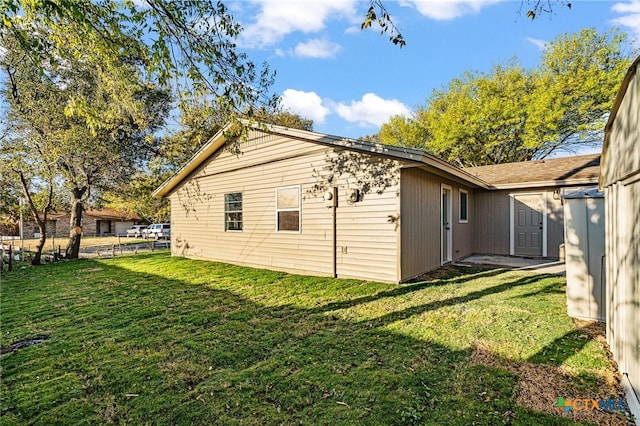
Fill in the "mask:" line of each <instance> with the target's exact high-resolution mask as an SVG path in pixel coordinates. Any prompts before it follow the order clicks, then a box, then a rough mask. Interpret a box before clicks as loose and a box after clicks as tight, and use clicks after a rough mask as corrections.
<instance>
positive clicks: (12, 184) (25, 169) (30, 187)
mask: <svg viewBox="0 0 640 426" xmlns="http://www.w3.org/2000/svg"><path fill="white" fill-rule="evenodd" d="M11 118H12V117H9V119H10V120H11ZM11 125H13V123H11ZM12 134H14V135H16V136H17V137H15V138H12V137H3V138H2V139H1V142H2V143H1V144H0V175H1V176H2V178H1V179H2V181H3V182H2V183H3V187H2V204H3V206H2V207H3V209H2V211H3V213H5V214H6V213H11V212H12V210H13V214H14V215H19V210H17V209H19V208H20V206H19V204H20V203H19V201H18V198H19V197H20V196H23V197H24V199H25V200H26V204H27V206H28V208H29V211H30V212H31V216H32V217H33V220H34V222H35V223H36V225H37V226H38V232H39V233H40V238H39V239H38V243H37V245H36V252H35V255H34V256H33V258H32V260H31V264H32V265H40V264H41V259H42V250H43V248H44V244H45V242H46V240H47V215H48V214H49V212H50V211H51V209H52V207H53V194H54V173H53V167H52V166H51V164H49V163H47V162H44V161H42V158H41V157H40V156H38V155H37V154H36V151H34V150H31V149H29V147H30V146H33V144H34V143H38V146H43V143H42V142H43V141H42V140H37V139H38V138H39V137H40V135H38V134H37V133H33V132H31V131H30V129H28V128H21V127H19V125H18V128H14V129H12ZM5 206H6V207H7V208H8V209H7V210H5Z"/></svg>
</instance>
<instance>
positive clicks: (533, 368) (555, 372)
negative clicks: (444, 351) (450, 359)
mask: <svg viewBox="0 0 640 426" xmlns="http://www.w3.org/2000/svg"><path fill="white" fill-rule="evenodd" d="M575 323H576V327H578V328H579V329H580V330H582V331H583V332H584V333H585V334H586V336H585V338H590V339H593V340H598V341H600V342H602V343H605V345H604V347H607V346H606V339H605V329H604V325H603V324H599V323H596V322H587V321H579V320H575ZM608 355H609V360H610V362H611V367H610V368H609V371H607V372H606V374H604V375H601V376H599V377H598V378H597V384H598V388H599V389H600V394H599V395H593V394H589V395H584V394H581V392H580V390H577V389H576V386H575V383H576V378H575V377H573V376H571V375H570V374H568V373H567V372H566V371H565V370H563V368H562V367H556V366H553V365H549V364H537V363H532V362H513V361H510V360H506V359H504V358H500V357H497V356H495V355H494V354H493V353H492V352H491V350H489V349H488V348H487V347H485V346H484V345H482V344H478V345H476V347H475V349H474V351H473V353H472V354H471V357H470V359H469V360H470V361H471V362H472V363H474V364H479V365H486V366H489V367H497V368H503V369H505V370H508V371H510V372H512V373H514V374H516V375H517V376H518V378H519V382H518V387H517V391H516V403H517V404H518V405H520V406H522V407H526V408H530V409H533V410H537V411H542V412H545V413H548V414H552V415H557V416H562V417H567V418H570V419H572V420H576V421H582V422H585V421H586V422H590V423H595V424H598V425H621V426H627V425H633V424H634V423H633V422H632V421H631V420H630V418H631V417H630V413H628V412H621V411H617V412H611V411H603V410H594V409H589V410H571V411H569V412H568V413H566V414H563V412H562V408H560V407H554V406H553V405H554V404H552V403H550V401H558V397H564V398H565V399H567V400H568V399H589V400H592V399H600V398H605V399H609V398H614V399H617V398H623V397H624V391H623V390H622V388H621V386H620V375H619V374H618V373H617V368H616V366H615V363H614V362H613V361H612V360H611V359H612V357H611V354H610V353H609V354H608Z"/></svg>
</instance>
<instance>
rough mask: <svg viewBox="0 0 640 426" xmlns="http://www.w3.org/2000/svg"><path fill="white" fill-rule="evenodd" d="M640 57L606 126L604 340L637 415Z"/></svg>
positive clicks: (602, 182)
mask: <svg viewBox="0 0 640 426" xmlns="http://www.w3.org/2000/svg"><path fill="white" fill-rule="evenodd" d="M639 67H640V57H638V58H637V59H636V60H635V61H634V62H633V64H632V65H631V67H630V68H629V70H628V71H627V74H626V75H625V77H624V79H623V80H622V84H621V87H620V90H619V91H618V94H617V96H616V98H615V100H614V103H613V107H612V110H611V114H610V115H609V120H608V122H607V125H606V126H605V134H604V145H603V148H602V174H601V176H600V189H602V190H604V193H605V217H606V219H605V245H606V247H605V256H606V267H605V269H606V285H607V289H606V297H607V306H606V312H607V314H606V316H607V341H608V343H609V346H610V348H611V352H612V353H613V357H614V359H615V360H616V362H617V363H618V368H619V370H620V372H621V373H622V374H623V377H624V380H623V384H626V385H627V400H628V401H629V402H630V404H634V403H635V408H636V416H637V415H638V414H640V401H639V399H640V77H639V76H638V72H637V71H638V68H639Z"/></svg>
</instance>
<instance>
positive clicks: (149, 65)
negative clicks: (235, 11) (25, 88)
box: [0, 0, 277, 126]
mask: <svg viewBox="0 0 640 426" xmlns="http://www.w3.org/2000/svg"><path fill="white" fill-rule="evenodd" d="M0 11H1V12H2V21H1V22H0V31H1V32H2V33H4V34H8V33H10V34H12V35H13V36H14V37H15V38H16V39H17V40H18V41H19V44H20V47H21V49H22V50H23V51H24V52H26V53H28V55H29V59H30V60H31V61H32V62H34V64H35V65H36V66H38V67H40V68H41V69H44V68H56V67H57V66H61V65H62V66H64V65H65V64H64V62H61V61H60V58H65V57H67V56H68V52H69V51H70V50H72V51H73V50H74V49H76V48H77V47H80V50H81V51H82V52H83V57H84V59H83V60H84V61H85V62H86V63H87V64H93V65H94V66H96V67H98V68H99V69H100V72H101V74H102V78H103V79H104V80H105V81H110V82H111V84H112V89H111V88H109V87H107V90H109V91H111V92H113V93H111V94H112V95H116V94H120V95H121V94H122V91H121V90H120V89H121V87H120V85H119V81H120V78H121V75H120V71H121V69H120V68H119V66H118V64H117V63H115V62H114V61H113V60H112V59H113V58H121V57H129V58H140V59H141V62H140V64H141V65H142V67H143V68H144V74H145V76H146V78H147V79H148V80H149V81H150V82H153V83H154V84H155V85H159V86H166V85H169V84H171V85H172V86H173V88H174V95H175V96H176V97H177V98H179V99H188V98H190V97H191V96H192V95H194V94H195V95H197V96H200V95H203V96H209V97H210V98H212V99H214V100H215V102H216V103H217V107H218V109H220V110H224V111H226V112H227V113H228V114H229V115H230V116H233V113H240V112H241V111H244V110H245V109H247V108H252V107H254V106H255V105H256V104H260V103H265V102H266V103H269V102H275V101H277V98H276V97H274V96H270V95H269V93H268V88H269V86H270V84H271V83H272V80H273V74H272V73H271V72H270V71H269V69H268V67H267V66H266V65H265V66H263V67H262V68H258V67H256V65H255V64H253V63H252V62H251V61H249V60H248V59H247V56H246V55H245V54H244V53H241V52H238V51H237V49H236V44H235V39H236V38H237V36H238V34H239V33H240V31H241V27H240V25H239V24H238V23H237V22H235V21H234V19H233V16H232V15H231V14H230V13H229V11H228V10H227V8H226V6H225V5H224V4H223V3H222V2H217V3H215V2H211V1H204V0H192V1H182V2H166V1H163V0H142V1H132V0H125V1H123V2H121V1H113V0H96V1H91V0H59V1H55V2H51V1H43V0H36V1H30V2H22V1H19V0H5V1H3V3H2V8H0ZM34 27H36V28H42V29H43V31H46V32H48V33H49V34H47V35H46V36H45V37H34V36H33V35H34V34H33V33H34V32H33V28H34ZM80 101H81V100H80ZM79 106H82V108H78V109H77V110H76V113H77V114H81V113H82V114H83V115H84V116H85V117H86V118H91V115H92V114H93V115H95V114H96V112H97V111H98V110H97V108H95V107H93V106H92V105H91V104H90V103H88V102H79ZM89 122H90V124H91V125H92V126H96V125H99V124H100V122H95V121H92V120H89Z"/></svg>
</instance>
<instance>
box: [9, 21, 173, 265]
mask: <svg viewBox="0 0 640 426" xmlns="http://www.w3.org/2000/svg"><path fill="white" fill-rule="evenodd" d="M40 30H41V31H40V32H41V33H46V34H48V35H52V34H54V35H55V32H54V31H52V30H50V29H47V28H41V29H40ZM35 33H36V34H38V31H35ZM60 37H63V35H60ZM2 41H3V46H4V47H5V49H6V53H5V56H4V58H3V59H2V65H3V70H4V71H5V73H6V75H7V76H8V78H7V87H6V88H5V91H4V92H3V95H4V99H5V101H6V102H7V104H8V106H9V107H10V111H11V116H12V118H13V119H14V120H15V122H16V123H17V124H18V126H19V128H21V129H23V131H22V133H23V134H26V135H30V137H29V141H30V143H28V144H22V145H20V147H21V148H22V149H21V151H20V153H21V155H23V156H27V157H30V158H33V159H34V160H33V161H34V162H36V163H39V164H46V165H47V167H48V168H49V170H48V173H47V176H48V178H49V179H55V178H58V177H59V178H62V179H63V181H64V184H65V187H66V188H67V190H68V191H69V194H70V205H71V230H72V232H71V235H70V239H69V244H68V246H67V249H66V257H68V258H76V257H78V251H79V246H80V238H81V235H80V233H79V232H75V231H76V230H77V229H81V228H80V227H81V225H82V212H83V210H84V208H85V204H86V202H87V200H88V199H89V198H90V197H91V196H92V194H95V193H96V192H100V191H103V190H105V189H108V188H111V187H112V186H113V185H117V184H119V183H121V182H125V181H126V180H127V179H128V177H129V176H130V175H131V174H132V173H133V171H134V170H135V166H136V164H138V163H139V162H140V160H141V159H144V158H146V156H147V153H148V152H150V148H151V146H149V144H148V138H147V136H148V135H149V134H151V133H153V131H154V130H156V129H157V128H158V126H159V125H160V124H162V122H163V120H164V117H165V115H166V113H167V110H168V107H169V99H168V96H167V94H166V93H165V92H164V91H162V90H159V89H156V88H155V87H153V86H151V85H149V84H148V83H145V82H144V81H142V80H141V76H140V71H139V68H138V67H137V64H136V61H137V60H138V58H135V57H125V56H120V57H114V58H110V59H109V62H106V63H104V64H103V66H104V67H105V68H114V69H116V68H117V69H118V74H119V80H118V82H117V85H116V86H115V87H114V85H113V82H112V81H110V80H109V79H105V76H104V75H103V74H102V73H101V70H100V68H97V67H95V66H94V65H93V64H90V63H89V62H87V61H85V59H86V57H87V55H84V54H83V51H82V50H81V47H82V46H78V47H76V49H75V50H74V51H73V53H72V54H69V53H70V52H69V51H63V50H60V51H59V53H60V54H62V53H65V54H67V55H66V56H65V57H57V58H56V60H57V61H59V62H60V63H64V64H65V66H51V67H48V66H46V64H44V63H42V64H40V66H35V64H34V62H32V61H29V60H28V58H27V54H26V53H25V52H24V51H22V50H21V49H19V48H16V46H18V41H17V40H15V39H12V37H11V35H10V34H9V35H6V34H5V37H3V39H2ZM105 60H107V59H105ZM43 71H44V72H43ZM89 103H90V105H91V107H90V108H86V107H85V105H87V104H89ZM78 109H79V110H82V111H83V112H82V113H81V114H76V110H78ZM21 172H22V169H16V173H18V174H20V173H21ZM21 179H22V177H21ZM23 186H25V185H23ZM25 191H26V190H25Z"/></svg>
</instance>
